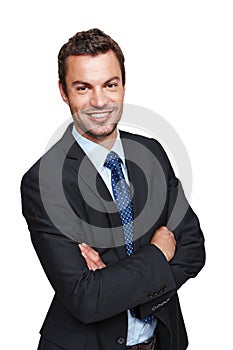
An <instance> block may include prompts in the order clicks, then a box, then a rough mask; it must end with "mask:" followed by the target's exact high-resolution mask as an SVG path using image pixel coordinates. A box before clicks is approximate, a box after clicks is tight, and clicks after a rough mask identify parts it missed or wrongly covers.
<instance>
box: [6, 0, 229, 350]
mask: <svg viewBox="0 0 233 350" xmlns="http://www.w3.org/2000/svg"><path fill="white" fill-rule="evenodd" d="M0 13H1V14H0V16H1V18H0V23H1V31H0V33H1V41H0V45H1V46H0V47H1V66H0V68H1V75H0V78H1V103H0V108H1V148H0V149H1V163H2V167H1V178H2V180H1V214H2V215H1V228H2V239H1V263H0V264H1V265H0V266H1V311H0V314H1V318H2V322H3V326H4V327H2V330H1V339H0V342H1V344H0V346H1V348H2V349H4V350H7V349H10V350H11V349H24V350H33V349H36V347H37V342H38V339H39V334H38V331H39V329H40V326H41V324H42V322H43V319H44V317H45V314H46V312H47V309H48V307H49V304H50V301H51V298H52V295H53V292H52V289H51V287H50V285H49V283H48V282H47V280H46V277H45V275H44V273H43V271H42V268H41V266H40V264H39V261H38V259H37V257H36V254H35V252H34V250H33V247H32V245H31V242H30V238H29V232H28V231H27V227H26V223H25V221H24V218H23V217H22V215H21V204H20V192H19V187H20V180H21V177H22V175H23V174H24V172H25V171H26V170H27V169H28V168H29V167H30V166H31V165H32V164H33V163H34V162H35V161H36V160H37V159H38V158H39V157H40V156H41V155H42V154H43V152H44V149H45V147H46V145H47V142H48V140H49V139H50V137H51V135H52V134H53V132H54V131H55V130H56V129H57V128H58V127H59V126H60V125H61V124H62V123H64V122H65V121H66V120H67V119H68V118H69V117H70V115H69V110H68V108H67V107H66V106H65V104H64V103H63V102H62V101H61V99H60V96H59V93H58V89H57V63H56V60H57V53H58V50H59V49H60V47H61V46H62V45H63V43H65V42H66V41H67V39H68V38H69V37H71V36H72V35H73V34H75V33H76V32H77V31H80V30H87V29H90V28H93V27H99V28H100V29H102V30H104V31H105V32H106V33H108V34H110V35H111V36H112V37H113V38H114V39H115V40H116V41H117V42H118V43H119V44H120V46H121V47H122V49H123V51H124V54H125V57H126V70H127V92H126V102H128V103H132V104H138V105H140V106H143V107H146V108H150V109H152V110H154V111H155V112H157V113H158V114H159V115H161V116H162V117H163V118H165V119H166V120H167V121H168V122H169V123H170V124H171V125H173V127H174V128H175V129H176V131H177V132H178V134H179V135H180V137H181V138H182V139H183V141H184V144H185V146H186V148H187V150H188V152H189V156H190V158H191V161H192V168H193V180H194V183H193V190H192V198H191V204H192V206H193V208H194V210H195V211H196V212H197V214H198V216H199V218H200V221H201V224H202V228H203V231H204V234H205V238H206V249H207V262H206V266H205V268H204V269H203V271H202V272H201V273H200V275H199V276H198V277H197V278H195V279H194V280H190V281H188V282H187V283H186V285H184V286H183V287H182V289H181V291H180V299H181V305H182V310H183V314H184V318H185V323H186V326H187V330H188V334H189V340H190V345H189V350H197V349H198V350H204V349H211V350H219V349H221V350H222V349H224V350H228V349H229V350H233V344H232V343H233V341H232V329H231V328H232V311H233V302H232V243H233V240H232V235H233V232H232V226H231V218H232V200H231V199H232V141H231V139H232V127H231V125H232V124H231V119H232V116H233V104H232V92H233V91H232V90H233V51H232V47H233V46H232V33H233V21H232V17H233V10H232V2H231V1H225V0H221V1H214V0H212V1H207V0H196V1H188V0H183V1H181V0H176V1H172V0H171V1H167V0H161V1H148V0H144V1H132V2H130V1H119V0H118V1H115V2H111V1H105V0H104V1H101V0H100V1H90V0H89V1H77V0H76V1H69V0H66V1H60V0H57V1H56V2H52V1H48V0H46V1H45V0H40V1H38V2H35V1H26V0H22V1H10V0H9V1H8V2H5V4H4V5H2V8H1V11H0ZM144 123H145V127H148V128H150V125H147V124H146V120H144Z"/></svg>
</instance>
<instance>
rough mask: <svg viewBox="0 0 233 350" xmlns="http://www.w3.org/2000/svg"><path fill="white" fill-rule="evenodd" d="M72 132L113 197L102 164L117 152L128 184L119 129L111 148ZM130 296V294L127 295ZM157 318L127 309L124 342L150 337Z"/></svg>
mask: <svg viewBox="0 0 233 350" xmlns="http://www.w3.org/2000/svg"><path fill="white" fill-rule="evenodd" d="M72 134H73V136H74V138H75V140H76V141H77V142H78V144H79V146H80V147H81V148H82V149H83V151H84V152H85V153H86V155H87V156H88V158H89V159H90V161H91V162H92V163H93V165H94V166H95V168H96V170H97V171H98V173H99V174H100V176H101V177H102V179H103V181H104V183H105V184H106V186H107V188H108V190H109V192H110V193H111V196H112V198H113V193H112V183H111V170H110V169H108V168H106V167H105V166H104V162H105V160H106V157H107V154H108V153H109V152H110V151H113V152H115V153H117V154H118V156H119V157H120V158H121V160H122V171H123V173H124V176H125V180H126V182H127V183H128V184H129V178H128V172H127V167H126V163H125V155H124V149H123V146H122V142H121V139H120V134H119V131H118V130H117V139H116V141H115V143H114V145H113V147H112V149H111V150H108V149H106V148H104V147H103V146H101V145H99V144H97V143H95V142H93V141H90V140H88V139H87V138H85V137H83V136H82V135H80V134H79V133H78V131H77V130H76V128H75V126H74V127H73V130H72ZM129 297H130V296H129ZM156 324H157V320H156V319H155V318H154V319H153V321H152V325H150V324H148V323H145V322H143V321H141V320H139V319H138V318H136V317H133V316H132V314H131V312H130V311H129V310H128V333H127V342H126V344H127V345H128V346H129V345H135V344H139V343H142V342H144V341H146V340H148V339H150V338H151V337H152V336H153V334H154V330H155V328H156Z"/></svg>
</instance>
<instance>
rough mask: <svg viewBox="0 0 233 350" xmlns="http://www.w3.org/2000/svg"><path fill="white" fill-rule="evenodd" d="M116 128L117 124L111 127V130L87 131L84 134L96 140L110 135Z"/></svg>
mask: <svg viewBox="0 0 233 350" xmlns="http://www.w3.org/2000/svg"><path fill="white" fill-rule="evenodd" d="M116 127H117V124H115V125H113V126H112V127H111V128H102V130H98V129H91V130H88V131H87V132H86V133H87V134H89V135H90V136H92V137H95V138H97V139H102V138H105V137H107V136H110V135H112V134H113V133H114V131H115V130H116Z"/></svg>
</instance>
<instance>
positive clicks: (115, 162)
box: [104, 151, 152, 324]
mask: <svg viewBox="0 0 233 350" xmlns="http://www.w3.org/2000/svg"><path fill="white" fill-rule="evenodd" d="M121 163H122V160H121V158H120V157H119V156H118V155H117V154H116V153H115V152H113V151H111V152H109V153H108V155H107V158H106V161H105V163H104V166H105V167H106V168H108V169H110V170H111V183H112V191H113V197H114V202H115V204H116V207H117V209H118V211H119V214H120V218H121V222H122V225H123V231H124V238H125V247H126V253H127V255H128V256H130V255H132V254H133V237H134V222H133V220H134V218H133V203H132V200H131V194H130V188H129V186H128V184H127V183H126V181H125V177H124V174H123V172H122V168H121ZM131 313H132V315H133V316H135V313H134V311H133V310H131ZM143 321H144V322H146V323H149V324H151V323H152V317H151V316H149V317H146V318H144V319H143Z"/></svg>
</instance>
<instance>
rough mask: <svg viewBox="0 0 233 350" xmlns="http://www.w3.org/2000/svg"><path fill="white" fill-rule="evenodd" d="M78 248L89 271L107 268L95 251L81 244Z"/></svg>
mask: <svg viewBox="0 0 233 350" xmlns="http://www.w3.org/2000/svg"><path fill="white" fill-rule="evenodd" d="M78 246H79V248H80V250H81V254H82V256H83V257H84V259H85V261H86V264H87V267H88V268H89V270H92V271H95V270H100V269H103V268H104V267H106V265H105V264H104V263H103V261H102V259H101V257H100V256H99V253H98V252H97V251H95V250H94V249H93V248H91V247H90V246H89V245H87V244H86V243H81V244H79V245H78Z"/></svg>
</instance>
